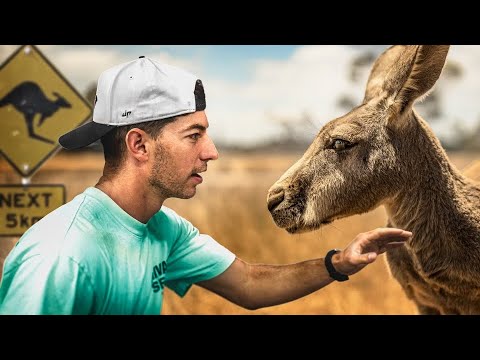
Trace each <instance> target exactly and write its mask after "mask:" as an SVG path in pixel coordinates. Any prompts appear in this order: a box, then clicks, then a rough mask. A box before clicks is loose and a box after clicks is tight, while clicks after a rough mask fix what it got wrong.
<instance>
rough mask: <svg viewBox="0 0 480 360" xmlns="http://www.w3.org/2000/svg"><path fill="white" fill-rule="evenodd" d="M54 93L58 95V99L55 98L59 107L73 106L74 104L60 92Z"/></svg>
mask: <svg viewBox="0 0 480 360" xmlns="http://www.w3.org/2000/svg"><path fill="white" fill-rule="evenodd" d="M53 95H55V96H56V97H57V100H55V104H57V105H58V107H64V108H71V107H72V105H71V104H70V103H69V102H68V101H67V100H66V99H65V98H64V97H63V96H62V95H60V94H59V93H57V92H55V91H54V92H53Z"/></svg>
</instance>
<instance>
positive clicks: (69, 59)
mask: <svg viewBox="0 0 480 360" xmlns="http://www.w3.org/2000/svg"><path fill="white" fill-rule="evenodd" d="M37 46H38V48H39V49H40V50H41V51H42V52H43V53H44V55H45V56H47V58H48V59H49V60H50V61H51V62H52V63H53V64H54V65H55V66H56V67H57V69H58V70H59V71H60V72H62V73H63V75H64V76H65V77H66V78H67V79H68V80H69V81H70V82H71V83H72V85H73V86H74V87H76V88H77V90H79V92H80V93H83V92H84V91H85V90H86V89H87V88H88V86H90V85H92V84H94V83H95V82H96V80H97V78H98V76H99V75H100V73H101V72H102V71H103V70H105V69H106V68H108V67H110V66H113V65H116V64H118V63H121V62H126V61H130V60H132V59H134V58H136V57H138V56H140V55H146V56H150V57H152V58H155V59H157V60H159V61H163V62H167V63H170V64H172V65H176V66H179V67H183V68H185V69H186V70H188V71H190V72H192V73H194V74H196V75H197V76H198V77H199V78H200V79H202V81H203V83H204V86H205V93H206V97H207V115H208V117H209V121H210V129H209V132H210V134H211V135H212V137H213V138H214V140H221V141H222V142H229V143H235V144H244V145H249V144H253V143H256V142H263V141H266V140H267V139H270V138H271V137H272V136H273V137H275V136H278V135H279V134H281V131H282V129H281V127H280V126H279V122H282V121H289V122H292V123H293V124H295V122H296V121H298V120H299V119H300V118H301V117H302V116H303V114H307V115H308V116H309V117H310V119H311V120H312V124H313V125H312V127H311V128H309V129H305V132H306V133H308V134H309V135H308V136H311V137H313V135H314V133H315V132H316V130H318V129H319V128H320V127H321V126H322V125H323V124H325V123H326V122H327V121H329V120H331V119H333V118H335V117H338V116H341V115H343V114H344V113H345V109H341V108H339V107H338V105H337V102H338V98H339V96H341V95H348V96H349V97H350V98H353V99H355V101H356V102H360V101H361V99H362V97H363V92H364V89H365V83H366V80H367V78H368V69H366V70H365V72H364V74H363V75H362V76H363V77H362V79H360V81H359V82H358V83H352V82H351V80H349V77H348V74H349V69H350V64H351V61H352V59H353V58H354V56H356V55H358V54H361V53H363V52H364V51H365V50H373V51H374V52H375V53H377V54H378V53H379V52H380V51H382V50H383V49H385V48H386V47H387V46H386V45H363V46H362V45H353V46H348V45H206V46H204V45H191V46H190V45H178V46H174V45H166V46H163V45H103V46H102V45H37ZM17 48H18V46H16V45H0V62H3V61H4V60H5V59H6V58H7V57H8V56H9V55H10V54H12V53H13V52H14V51H15V50H16V49H17ZM449 59H451V60H452V61H455V62H457V63H459V64H461V66H462V68H463V70H464V72H463V73H464V74H463V75H462V78H461V79H460V80H457V81H450V82H449V81H447V80H446V79H443V78H441V79H440V80H439V82H438V84H437V86H441V89H442V98H443V100H444V106H443V107H444V113H445V116H444V118H442V119H440V120H438V121H435V122H434V123H432V127H433V129H434V131H435V132H436V133H437V135H440V136H443V137H448V136H450V135H451V133H452V131H455V130H454V129H455V126H458V124H460V125H461V126H463V127H464V128H466V129H469V128H473V126H474V125H475V124H476V123H477V122H478V121H480V102H479V101H478V94H480V65H479V64H480V47H479V46H468V45H467V46H463V45H462V46H456V45H454V46H452V47H451V49H450V52H449ZM0 85H1V84H0ZM427 120H428V119H427ZM455 124H456V125H455ZM299 130H300V132H301V131H302V130H303V129H299Z"/></svg>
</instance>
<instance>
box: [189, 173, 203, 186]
mask: <svg viewBox="0 0 480 360" xmlns="http://www.w3.org/2000/svg"><path fill="white" fill-rule="evenodd" d="M191 178H192V179H194V180H195V181H196V182H198V183H199V184H200V183H201V182H202V181H203V178H202V177H201V176H200V175H199V174H197V173H193V174H192V175H191Z"/></svg>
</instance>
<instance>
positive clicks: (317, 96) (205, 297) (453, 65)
mask: <svg viewBox="0 0 480 360" xmlns="http://www.w3.org/2000/svg"><path fill="white" fill-rule="evenodd" d="M387 47H388V46H387V45H322V46H319V45H318V46H317V45H315V46H313V45H307V46H299V45H272V46H264V45H228V46H227V45H208V46H200V45H195V46H186V45H182V46H172V45H169V46H161V45H158V46H151V45H149V46H143V45H122V46H119V45H102V46H100V45H92V46H89V45H37V48H38V49H39V50H40V51H41V52H42V53H43V54H44V55H45V56H46V57H47V58H48V59H49V61H50V62H51V63H53V65H54V66H55V67H56V68H57V69H58V70H59V71H60V72H61V73H62V74H63V76H64V77H65V78H66V79H67V80H68V81H69V82H70V83H71V84H72V85H73V86H74V87H75V88H76V89H77V91H78V92H79V93H80V94H82V95H83V96H84V97H85V99H86V100H87V102H88V103H90V104H93V99H94V97H95V89H96V80H97V78H98V76H99V75H100V73H101V72H102V71H103V70H105V69H106V68H108V67H111V66H113V65H116V64H118V63H121V62H126V61H129V60H133V59H135V58H137V57H138V56H141V55H145V56H149V57H152V58H154V59H157V60H159V61H163V62H167V63H169V64H171V65H177V66H179V67H182V68H184V69H186V70H188V71H190V72H192V73H194V74H196V75H197V76H198V77H199V78H200V79H202V81H203V83H204V86H205V93H206V98H207V110H206V112H207V116H208V119H209V122H210V128H209V133H210V135H211V137H212V138H213V140H214V141H215V143H216V145H217V148H218V149H219V151H220V158H219V160H218V161H215V162H212V163H210V164H209V170H208V172H207V173H206V175H205V182H204V183H203V184H201V185H200V186H199V187H198V191H197V195H196V196H195V197H194V198H193V199H189V200H179V199H169V200H167V202H166V203H165V205H166V206H169V207H171V208H173V209H174V210H176V211H177V212H178V213H179V214H180V215H182V216H184V217H186V218H187V219H189V220H190V221H191V222H192V223H193V224H194V225H195V226H197V227H198V228H199V229H200V231H201V232H203V233H208V234H210V235H211V236H213V237H214V238H215V239H217V240H218V241H219V242H220V243H222V244H223V245H225V246H226V247H228V248H229V249H231V250H232V251H233V252H235V253H236V254H237V256H239V257H240V258H242V259H244V260H246V261H248V262H254V263H256V262H259V263H272V264H275V263H290V262H297V261H302V260H306V259H310V258H313V257H323V256H324V254H325V253H326V252H327V251H328V250H329V249H331V248H332V247H340V248H341V247H344V246H346V245H347V244H348V243H349V242H350V241H351V240H352V239H353V238H354V237H355V236H356V235H357V234H358V233H359V232H363V231H368V230H371V229H372V228H375V227H379V226H384V225H385V224H386V215H385V212H384V210H383V208H378V209H376V210H374V211H372V212H370V213H368V214H363V215H360V216H353V217H350V218H347V219H342V220H338V221H336V222H334V223H333V224H331V225H328V226H326V227H323V228H322V229H320V230H318V231H315V232H312V233H308V234H300V235H289V234H288V233H286V231H284V230H281V229H278V228H277V227H276V226H275V224H274V223H273V221H272V219H271V217H270V214H269V213H268V211H267V207H266V196H267V190H268V188H269V187H270V186H271V185H272V184H273V183H274V182H275V181H276V180H277V179H278V178H279V177H280V176H281V175H282V174H283V172H284V171H285V170H286V169H287V168H288V167H289V166H290V165H292V164H293V163H294V162H295V161H296V160H297V159H298V158H299V157H300V156H301V155H302V154H303V151H304V150H305V149H306V148H307V146H308V145H309V144H310V142H311V141H312V140H313V138H314V136H315V134H316V133H317V132H318V130H319V129H320V128H321V127H322V126H323V125H324V124H325V123H326V122H328V121H330V120H331V119H333V118H336V117H338V116H341V115H343V114H345V113H346V112H348V111H350V110H351V109H352V108H353V107H354V106H356V105H358V104H359V103H360V102H361V100H362V98H363V93H364V89H365V84H366V81H367V78H368V75H369V71H370V68H371V66H372V64H373V62H374V60H375V59H376V58H377V56H378V55H379V54H380V53H381V52H382V51H383V50H385V49H386V48H387ZM18 48H19V46H18V45H0V63H3V62H4V61H5V60H7V58H8V57H9V56H10V55H12V53H14V52H15V51H16V50H17V49H18ZM1 92H2V91H1V88H0V93H1ZM478 94H480V46H471V45H453V46H452V47H451V48H450V52H449V55H448V58H447V63H446V65H445V68H444V71H443V73H442V75H441V78H440V79H439V81H438V82H437V84H436V86H435V88H434V90H433V92H431V94H430V95H429V96H428V97H427V98H426V99H424V100H423V102H421V103H417V104H416V109H417V111H418V112H419V113H420V114H421V115H422V117H423V118H424V119H425V120H427V121H428V123H429V124H430V126H431V127H432V129H433V131H434V132H435V134H436V135H437V136H438V137H439V139H440V141H441V142H442V144H443V146H444V147H445V149H446V150H447V152H448V154H449V157H450V159H451V160H452V162H453V163H454V164H455V165H457V167H458V168H460V169H461V170H465V171H468V172H469V175H470V176H472V177H477V175H480V167H479V166H477V165H478V163H476V162H475V161H476V160H480V156H479V155H480V102H479V101H478V99H477V98H478ZM0 117H1V112H0ZM1 131H2V125H1V119H0V132H1ZM1 146H2V144H0V149H1ZM101 150H102V148H101V145H100V144H98V143H96V144H93V145H92V146H90V147H89V148H87V149H85V150H82V151H75V152H69V153H67V152H66V151H63V150H60V149H59V150H58V152H56V154H55V155H54V156H52V157H51V158H49V159H48V160H47V161H46V162H45V163H44V164H43V165H42V166H41V167H40V169H39V170H38V171H37V172H36V173H35V174H34V175H33V176H32V177H31V179H30V180H31V183H32V184H45V183H47V184H65V187H66V190H67V201H69V200H70V199H72V198H73V197H74V196H76V195H77V194H79V193H81V192H82V191H83V190H84V189H85V188H86V187H87V186H92V185H94V184H95V183H96V181H97V180H98V178H99V177H100V175H101V173H102V166H103V155H102V152H101ZM20 182H21V177H20V176H19V175H18V174H17V173H16V172H15V171H14V170H13V169H12V167H11V166H10V165H9V164H8V163H7V161H5V159H4V158H2V157H1V155H0V184H19V183H20ZM17 240H18V238H15V237H0V266H3V261H4V258H5V257H6V255H7V254H8V252H9V251H10V249H11V248H12V247H13V245H14V244H15V242H16V241H17ZM0 274H1V272H0ZM162 313H164V314H414V313H415V307H414V306H413V304H412V303H411V302H410V301H409V300H408V299H407V298H406V297H405V295H404V294H403V292H402V290H401V289H400V286H399V285H398V284H397V283H396V282H395V281H394V280H393V279H391V277H390V275H389V273H388V270H387V267H386V264H385V262H384V258H383V257H381V258H380V259H379V260H378V261H376V262H375V263H374V264H373V265H371V266H369V267H367V268H366V269H365V270H363V271H362V272H360V273H359V274H356V275H355V276H353V277H352V278H351V280H350V281H348V282H346V283H342V284H338V283H333V284H332V285H330V286H328V287H327V288H325V289H322V290H320V291H318V292H316V293H314V294H312V295H309V296H307V297H305V298H303V299H300V300H298V301H295V302H291V303H288V304H284V305H280V306H275V307H271V308H266V309H259V310H256V311H248V310H244V309H241V308H239V307H237V306H236V305H233V304H230V303H228V302H227V301H226V300H223V299H222V298H220V297H218V296H217V295H214V294H210V293H208V292H206V291H204V290H202V289H200V288H196V287H193V288H192V289H191V290H190V291H189V292H188V294H187V295H186V296H185V297H184V298H183V299H181V298H179V297H178V296H177V295H175V294H174V293H172V292H170V291H169V290H168V289H166V293H165V300H164V307H163V311H162Z"/></svg>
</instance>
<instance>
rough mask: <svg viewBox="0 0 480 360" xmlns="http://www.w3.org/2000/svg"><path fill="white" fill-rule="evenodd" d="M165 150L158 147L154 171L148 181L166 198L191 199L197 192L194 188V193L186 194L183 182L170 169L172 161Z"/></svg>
mask: <svg viewBox="0 0 480 360" xmlns="http://www.w3.org/2000/svg"><path fill="white" fill-rule="evenodd" d="M165 152H166V151H165V150H164V149H163V148H162V147H161V146H160V145H158V146H157V149H156V153H157V157H156V158H155V162H154V163H153V166H152V172H151V174H150V176H149V178H148V183H149V184H150V186H151V187H152V189H153V191H154V192H155V193H156V194H157V195H158V196H159V197H162V198H164V199H167V198H179V199H190V198H191V197H193V196H194V195H195V193H196V189H195V188H194V191H193V194H186V193H185V191H184V187H183V186H182V185H183V184H179V183H178V180H176V179H175V174H172V173H171V172H169V171H166V169H168V164H169V163H171V162H170V161H169V159H168V157H167V156H165ZM160 175H162V178H161V177H160Z"/></svg>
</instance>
